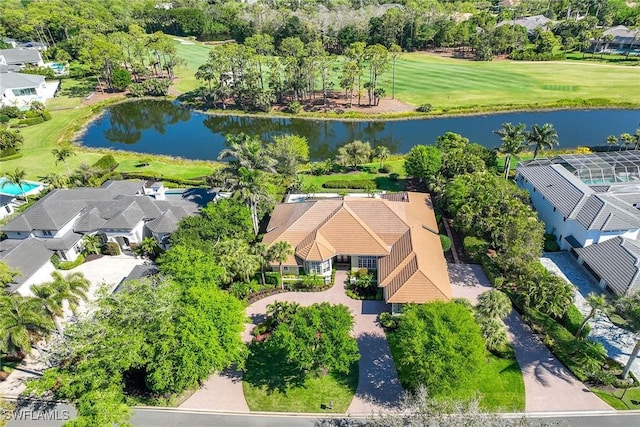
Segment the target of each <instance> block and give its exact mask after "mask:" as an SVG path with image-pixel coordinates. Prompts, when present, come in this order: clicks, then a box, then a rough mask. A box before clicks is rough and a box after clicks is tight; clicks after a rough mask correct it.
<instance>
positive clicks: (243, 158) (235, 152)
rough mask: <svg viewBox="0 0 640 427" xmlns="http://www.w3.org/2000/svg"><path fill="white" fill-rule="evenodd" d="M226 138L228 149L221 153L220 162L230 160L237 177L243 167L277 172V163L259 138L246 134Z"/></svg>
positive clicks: (219, 155)
mask: <svg viewBox="0 0 640 427" xmlns="http://www.w3.org/2000/svg"><path fill="white" fill-rule="evenodd" d="M226 138H227V148H225V149H223V150H222V151H220V154H218V160H229V163H230V165H231V171H232V173H233V174H234V175H235V176H238V175H239V170H240V168H241V167H245V168H247V169H250V170H259V171H265V172H275V165H276V161H275V160H274V159H273V158H272V157H271V156H270V155H269V152H268V151H267V150H266V149H265V147H264V145H263V143H262V141H261V140H260V139H259V138H257V137H250V136H248V135H245V134H239V135H227V137H226Z"/></svg>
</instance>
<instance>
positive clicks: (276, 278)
mask: <svg viewBox="0 0 640 427" xmlns="http://www.w3.org/2000/svg"><path fill="white" fill-rule="evenodd" d="M264 281H265V282H266V283H267V285H276V286H282V278H281V277H280V273H276V272H273V271H267V272H265V273H264Z"/></svg>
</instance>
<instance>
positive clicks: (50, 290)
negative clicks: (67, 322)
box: [31, 282, 64, 336]
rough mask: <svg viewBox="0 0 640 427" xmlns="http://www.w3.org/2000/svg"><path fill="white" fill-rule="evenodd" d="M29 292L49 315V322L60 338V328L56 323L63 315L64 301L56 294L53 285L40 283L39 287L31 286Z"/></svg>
mask: <svg viewBox="0 0 640 427" xmlns="http://www.w3.org/2000/svg"><path fill="white" fill-rule="evenodd" d="M31 292H32V293H33V295H34V296H35V297H36V299H37V300H38V301H40V305H41V306H42V309H43V310H44V311H45V313H47V314H48V315H49V317H50V318H51V321H52V322H53V324H54V325H55V327H56V330H57V331H58V334H59V335H60V336H62V328H61V327H60V324H59V323H58V321H57V319H56V318H57V317H62V315H63V314H64V305H63V304H64V300H62V299H61V295H60V294H59V293H58V292H56V289H55V288H54V287H53V283H51V282H49V283H42V284H40V285H33V286H32V287H31Z"/></svg>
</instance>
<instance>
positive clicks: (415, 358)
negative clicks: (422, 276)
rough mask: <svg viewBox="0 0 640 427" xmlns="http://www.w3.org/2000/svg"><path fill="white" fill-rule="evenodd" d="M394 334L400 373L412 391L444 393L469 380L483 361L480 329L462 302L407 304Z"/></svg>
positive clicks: (433, 393) (482, 342)
mask: <svg viewBox="0 0 640 427" xmlns="http://www.w3.org/2000/svg"><path fill="white" fill-rule="evenodd" d="M394 334H395V337H394V338H393V339H394V340H395V341H396V342H397V354H396V358H395V364H396V368H397V369H398V375H399V376H400V379H401V381H402V382H403V384H404V385H405V386H406V387H408V388H409V389H411V390H417V389H419V388H420V387H421V386H425V387H426V388H427V389H428V390H429V392H430V393H431V394H432V395H435V396H441V395H443V394H444V393H446V392H447V391H448V390H451V389H452V388H455V387H459V386H461V385H463V384H465V383H467V382H468V381H470V380H471V378H473V376H474V375H475V372H476V371H477V369H478V367H479V366H480V365H481V364H482V363H483V360H484V358H483V355H484V341H483V339H482V336H481V335H480V328H479V327H478V325H477V324H476V322H475V320H474V318H473V314H472V313H471V312H470V311H469V309H468V308H466V307H464V306H463V305H461V304H456V303H443V302H433V303H429V304H423V305H418V306H412V307H408V308H407V309H406V310H405V312H404V313H403V316H402V318H401V319H400V322H399V326H398V329H397V330H396V332H394Z"/></svg>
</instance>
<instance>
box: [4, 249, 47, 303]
mask: <svg viewBox="0 0 640 427" xmlns="http://www.w3.org/2000/svg"><path fill="white" fill-rule="evenodd" d="M51 255H52V253H51V251H50V250H49V249H47V248H45V246H44V244H43V242H42V241H40V240H38V239H34V238H32V237H30V238H27V239H24V240H16V239H7V240H3V241H1V242H0V259H1V260H3V261H4V262H6V263H7V264H8V265H9V266H10V267H11V268H13V269H15V270H18V271H19V272H20V273H21V274H20V276H18V277H16V278H15V279H14V283H12V284H10V285H9V290H10V291H11V292H13V291H15V290H16V289H18V288H19V287H20V285H22V284H23V283H24V282H25V281H26V280H27V279H28V278H29V277H31V275H32V274H33V273H35V272H36V271H38V270H39V269H40V268H42V266H43V265H45V264H46V263H47V262H49V260H50V259H51Z"/></svg>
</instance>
